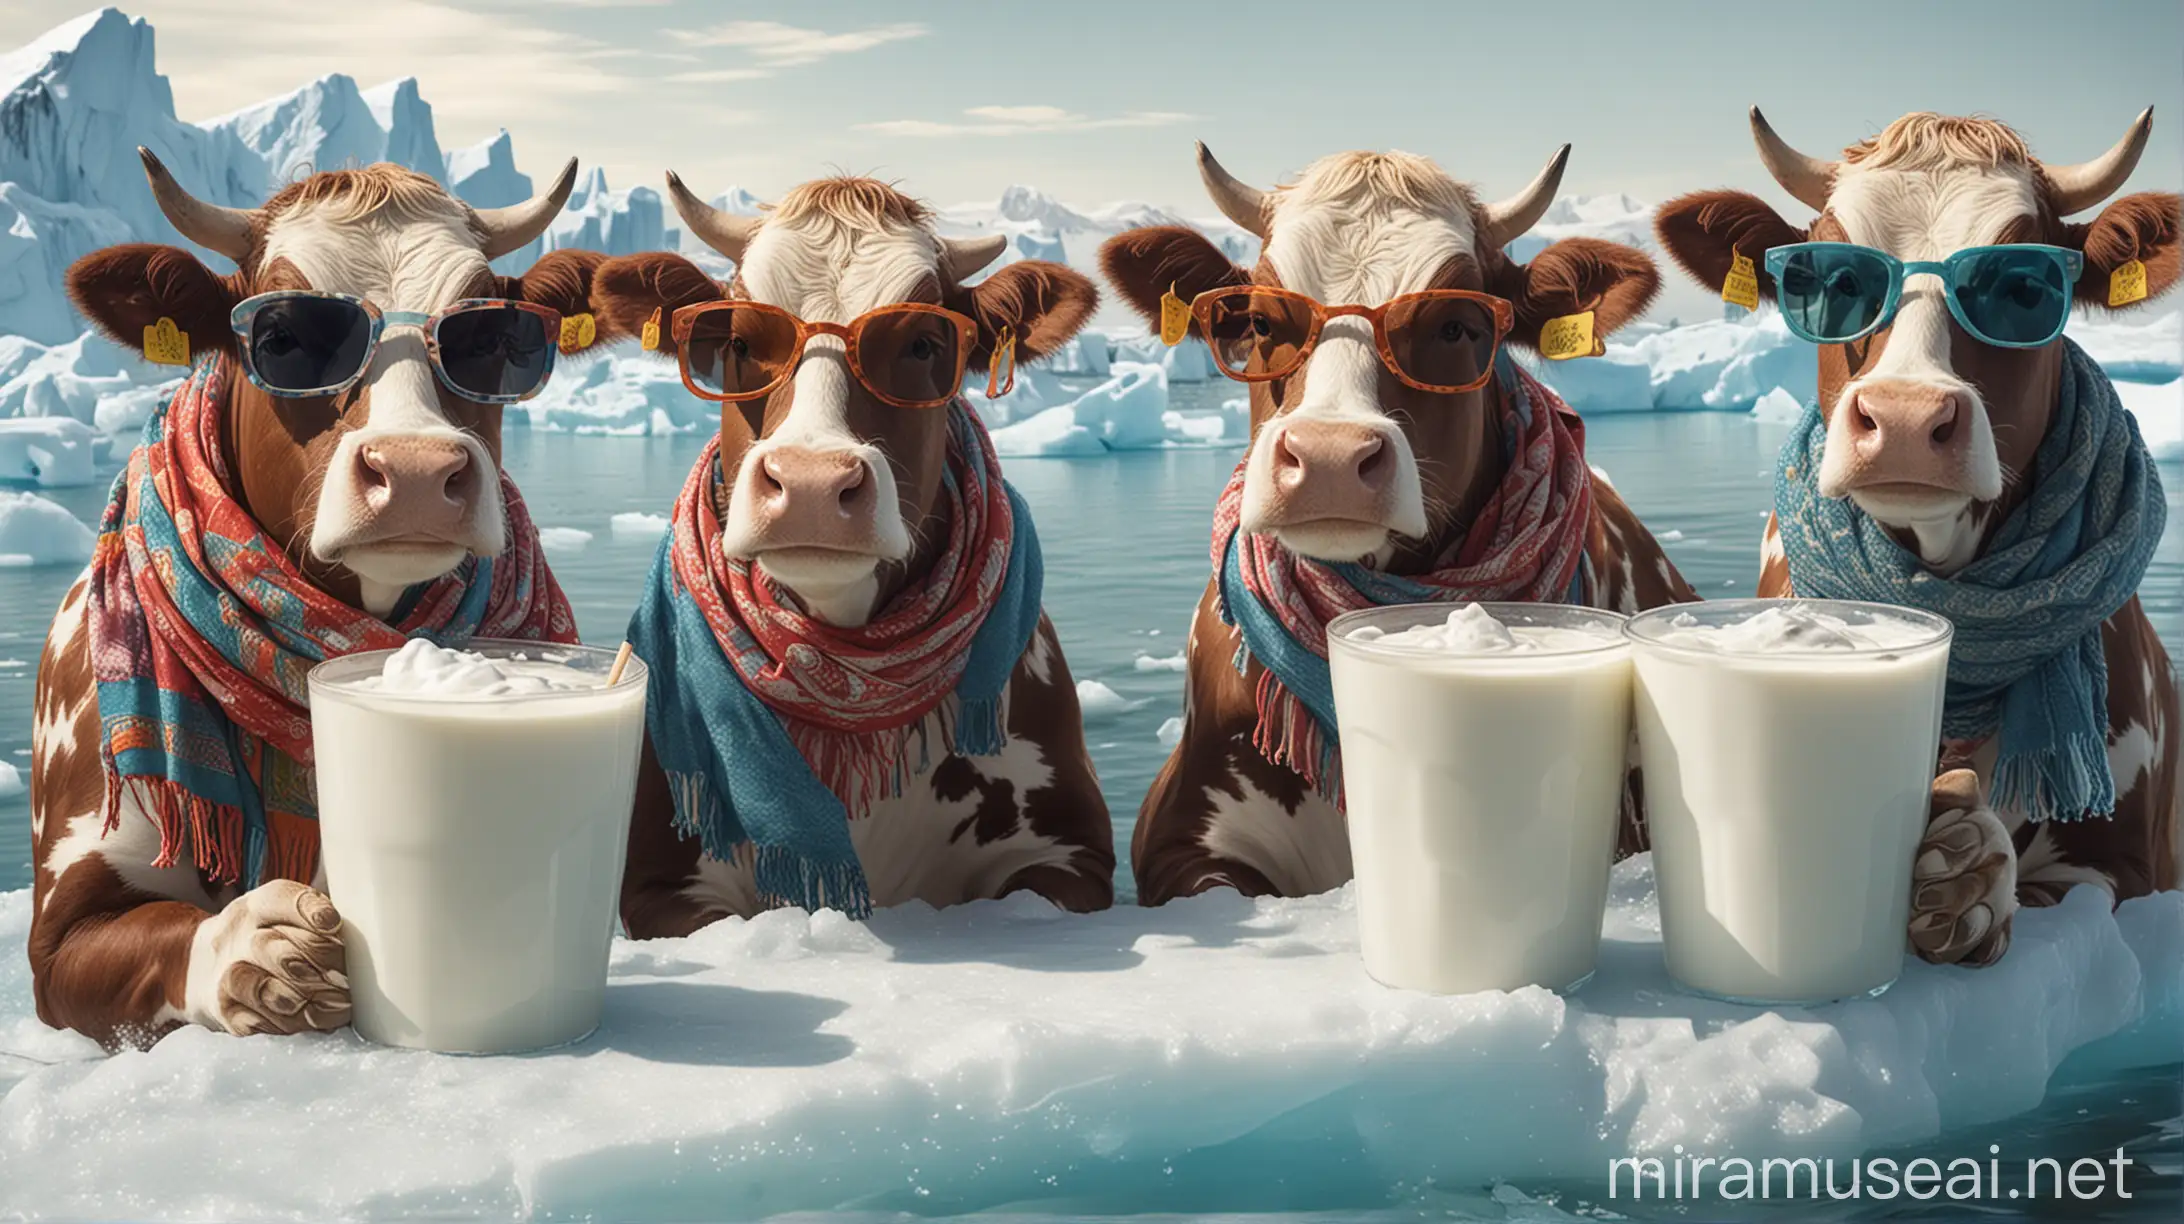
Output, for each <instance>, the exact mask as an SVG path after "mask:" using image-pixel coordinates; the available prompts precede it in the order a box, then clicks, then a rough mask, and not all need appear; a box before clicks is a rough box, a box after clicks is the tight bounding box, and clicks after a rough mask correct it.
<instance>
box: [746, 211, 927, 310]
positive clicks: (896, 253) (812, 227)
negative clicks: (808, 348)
mask: <svg viewBox="0 0 2184 1224" xmlns="http://www.w3.org/2000/svg"><path fill="white" fill-rule="evenodd" d="M939 268H940V244H939V242H938V241H937V240H936V239H935V238H934V237H933V235H932V234H931V233H930V232H929V231H927V230H926V229H924V228H923V227H921V226H916V225H905V224H901V223H878V224H870V225H859V226H850V225H847V224H844V223H843V222H842V221H841V220H839V219H837V218H834V217H830V216H827V215H825V214H823V213H813V214H809V215H806V216H804V217H801V218H799V219H797V220H795V221H789V222H784V221H781V220H778V219H776V220H769V221H768V222H767V223H766V224H765V225H763V226H760V227H759V231H758V236H757V237H755V238H753V239H752V240H751V245H750V247H749V249H747V250H746V251H744V253H743V263H742V265H741V267H740V268H739V269H738V271H739V272H740V273H741V274H742V277H743V287H744V290H745V292H747V293H749V294H750V295H751V300H753V301H758V302H764V303H766V304H767V305H769V306H779V307H781V308H782V309H783V310H786V311H789V312H790V313H791V314H794V315H796V316H797V317H798V318H800V319H804V320H807V321H809V322H813V323H847V322H849V321H850V320H851V319H854V318H856V317H857V316H858V315H861V314H863V313H865V312H866V311H868V310H873V309H876V308H878V307H881V306H885V305H887V304H889V303H891V302H900V301H903V300H904V299H906V298H907V297H908V296H909V294H910V291H911V290H912V289H915V288H916V287H917V285H918V282H919V281H922V280H924V279H926V278H927V277H930V276H933V275H935V274H936V273H937V272H938V270H939Z"/></svg>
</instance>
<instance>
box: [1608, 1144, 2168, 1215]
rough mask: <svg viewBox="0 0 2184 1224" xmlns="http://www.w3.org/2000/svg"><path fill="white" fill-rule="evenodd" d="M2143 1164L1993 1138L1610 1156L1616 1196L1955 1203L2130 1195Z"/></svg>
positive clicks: (1611, 1184)
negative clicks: (1794, 1153)
mask: <svg viewBox="0 0 2184 1224" xmlns="http://www.w3.org/2000/svg"><path fill="white" fill-rule="evenodd" d="M2133 1163H2134V1162H2133V1161H2132V1160H2131V1158H2130V1157H2128V1156H2125V1155H2124V1154H2123V1149H2122V1148H2117V1149H2116V1154H2115V1155H2113V1156H2109V1157H2105V1158H2103V1157H2095V1156H2083V1157H2079V1158H2077V1159H2068V1158H2058V1157H2052V1156H2036V1157H2030V1158H2026V1159H2022V1160H2018V1159H2004V1158H2003V1156H2002V1149H2001V1148H2000V1147H1999V1146H1995V1145H1991V1144H1990V1145H1989V1146H1988V1148H1987V1154H1986V1158H1985V1159H1979V1158H1977V1157H1972V1156H1958V1157H1954V1158H1950V1159H1937V1158H1931V1157H1925V1156H1920V1157H1916V1158H1912V1159H1900V1158H1894V1157H1888V1156H1868V1157H1852V1158H1849V1159H1847V1160H1846V1159H1837V1158H1834V1157H1825V1158H1817V1159H1816V1158H1813V1157H1798V1158H1794V1159H1793V1158H1784V1157H1767V1158H1764V1159H1757V1160H1751V1159H1746V1158H1745V1157H1742V1156H1732V1157H1729V1158H1727V1159H1723V1160H1716V1159H1713V1158H1711V1157H1707V1156H1699V1155H1695V1154H1691V1153H1687V1152H1685V1150H1684V1148H1683V1145H1682V1144H1678V1145H1676V1147H1675V1149H1674V1151H1673V1152H1672V1153H1671V1154H1670V1155H1668V1156H1666V1157H1661V1156H1621V1157H1617V1158H1615V1159H1613V1160H1610V1161H1609V1162H1608V1197H1609V1198H1610V1199H1640V1200H1644V1199H1653V1200H1665V1201H1673V1200H1679V1199H1681V1200H1687V1201H1688V1200H1700V1201H1716V1202H1722V1201H1742V1200H1747V1199H1775V1200H1784V1199H1789V1200H1795V1199H1807V1200H1815V1199H1823V1198H1827V1199H1837V1200H1842V1199H1875V1200H1884V1201H1885V1200H1888V1199H1895V1198H1907V1199H1917V1200H1928V1199H1938V1200H1949V1201H1956V1202H1968V1201H1975V1200H1976V1201H1982V1202H2008V1201H2010V1200H2013V1199H2014V1200H2032V1201H2048V1202H2056V1201H2068V1200H2071V1199H2078V1200H2081V1201H2086V1202H2091V1201H2093V1200H2096V1199H2102V1198H2114V1199H2121V1200H2128V1199H2129V1198H2130V1197H2131V1192H2130V1191H2129V1190H2128V1189H2126V1188H2125V1185H2124V1170H2125V1169H2126V1168H2128V1167H2130V1166H2131V1164H2133Z"/></svg>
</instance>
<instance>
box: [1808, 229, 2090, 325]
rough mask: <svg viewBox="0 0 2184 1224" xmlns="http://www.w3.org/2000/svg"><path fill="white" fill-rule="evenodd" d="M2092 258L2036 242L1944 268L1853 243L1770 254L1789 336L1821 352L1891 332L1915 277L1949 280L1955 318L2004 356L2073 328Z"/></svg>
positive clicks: (1962, 254) (1946, 294) (1961, 257)
mask: <svg viewBox="0 0 2184 1224" xmlns="http://www.w3.org/2000/svg"><path fill="white" fill-rule="evenodd" d="M2084 271H2085V256H2084V255H2083V254H2081V253H2079V252H2077V251H2073V250H2070V249H2068V248H2067V247H2054V246H2042V245H2039V244H2036V243H2010V244H2005V245H2002V246H1978V247H1966V248H1965V249H1964V250H1961V251H1958V252H1957V253H1956V254H1954V255H1951V256H1950V257H1949V258H1947V259H1944V260H1940V261H1938V262H1936V261H1932V260H1920V261H1918V262H1916V263H1905V262H1903V261H1902V260H1900V259H1897V258H1896V257H1895V256H1893V255H1890V254H1889V253H1888V252H1886V251H1876V250H1874V249H1873V248H1872V247H1863V246H1855V245H1853V244H1851V243H1848V242H1798V243H1792V244H1791V245H1789V246H1778V247H1775V248H1774V249H1772V250H1770V251H1768V252H1767V272H1768V274H1769V275H1770V276H1772V277H1774V282H1775V300H1776V302H1777V303H1778V304H1779V305H1780V306H1781V308H1782V317H1783V320H1784V321H1785V322H1787V323H1788V324H1789V325H1790V330H1791V331H1792V332H1795V333H1796V334H1797V335H1798V336H1799V337H1800V338H1802V339H1805V340H1809V341H1811V342H1812V343H1814V344H1848V343H1849V342H1851V341H1853V340H1862V339H1864V338H1865V337H1867V336H1870V335H1872V334H1873V333H1874V332H1877V331H1879V330H1880V329H1882V328H1884V327H1886V326H1888V325H1889V324H1890V323H1891V322H1893V321H1894V320H1895V318H1896V308H1897V306H1898V305H1899V304H1900V303H1901V302H1902V300H1903V282H1904V278H1905V277H1907V276H1912V275H1915V274H1918V273H1926V274H1929V275H1933V276H1938V277H1940V278H1941V283H1942V287H1943V294H1942V296H1943V298H1944V299H1945V300H1946V301H1947V302H1948V303H1949V313H1950V314H1951V315H1952V316H1954V317H1955V318H1956V321H1957V322H1958V323H1959V324H1961V325H1963V328H1964V330H1965V331H1967V332H1970V333H1971V334H1972V335H1973V336H1975V337H1977V338H1979V339H1980V340H1982V341H1984V342H1986V343H1988V344H1993V345H1999V346H2001V347H2002V348H2039V347H2041V346H2042V345H2045V344H2050V343H2053V342H2054V340H2055V338H2056V337H2057V336H2060V335H2062V334H2063V325H2064V324H2065V323H2067V322H2069V321H2070V293H2071V286H2073V285H2075V284H2077V283H2078V276H2079V274H2080V273H2082V272H2084Z"/></svg>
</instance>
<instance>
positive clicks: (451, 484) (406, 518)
mask: <svg viewBox="0 0 2184 1224" xmlns="http://www.w3.org/2000/svg"><path fill="white" fill-rule="evenodd" d="M474 471H475V465H474V464H473V463H472V462H471V457H470V450H469V448H468V447H465V446H464V445H463V444H462V443H460V442H456V441H453V440H451V439H447V438H378V439H375V440H373V441H371V442H367V443H365V444H364V445H362V446H359V447H357V450H356V479H357V488H358V489H359V490H361V491H362V493H363V496H364V504H365V506H366V507H367V508H368V509H370V511H371V512H372V514H373V515H374V516H375V517H376V518H377V519H378V520H379V523H378V525H379V527H380V529H381V530H382V531H383V532H385V533H386V534H390V535H402V534H411V533H419V532H444V531H452V530H454V529H455V528H457V527H459V526H460V524H461V523H462V519H463V516H464V514H466V513H467V512H468V511H469V509H470V503H471V501H472V499H473V498H475V497H476V495H477V490H476V489H475V488H474V487H473V486H474V485H475V484H476V483H477V482H476V481H475V480H474V479H472V474H473V472H474Z"/></svg>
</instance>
